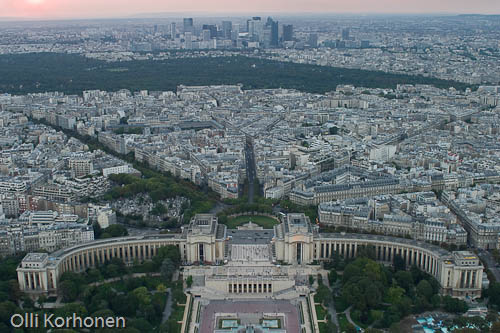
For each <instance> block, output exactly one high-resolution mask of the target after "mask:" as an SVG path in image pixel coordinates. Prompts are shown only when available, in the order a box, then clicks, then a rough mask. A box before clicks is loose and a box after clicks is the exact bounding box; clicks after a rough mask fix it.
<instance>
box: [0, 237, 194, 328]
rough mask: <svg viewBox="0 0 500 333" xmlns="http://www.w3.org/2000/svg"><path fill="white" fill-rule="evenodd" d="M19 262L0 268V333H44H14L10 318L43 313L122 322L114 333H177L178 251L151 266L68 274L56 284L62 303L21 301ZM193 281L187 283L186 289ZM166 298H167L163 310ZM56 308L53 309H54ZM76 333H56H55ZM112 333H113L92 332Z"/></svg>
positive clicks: (114, 263) (168, 251)
mask: <svg viewBox="0 0 500 333" xmlns="http://www.w3.org/2000/svg"><path fill="white" fill-rule="evenodd" d="M21 259H22V256H16V257H10V258H7V259H3V260H2V261H1V262H0V332H2V333H3V332H46V329H42V328H40V329H24V330H23V329H16V330H14V329H13V328H12V326H11V323H10V317H11V315H12V314H15V313H19V314H24V313H36V314H39V318H42V315H43V314H44V313H53V314H54V317H59V316H61V317H69V316H73V313H76V315H77V316H80V317H82V318H83V317H86V316H91V317H124V318H125V319H126V328H125V329H119V330H118V329H117V330H116V331H118V332H130V333H132V332H137V333H139V332H165V333H167V332H168V333H173V332H180V330H181V324H180V323H179V322H180V321H182V316H183V313H184V307H185V303H186V295H185V294H184V292H183V282H182V276H179V267H180V263H181V257H180V253H179V250H178V248H177V247H176V246H166V247H163V248H160V250H159V253H158V255H157V256H155V257H154V258H153V259H152V260H150V261H147V262H144V263H142V264H139V263H138V262H135V263H134V264H133V265H132V266H126V265H125V264H124V262H123V261H121V260H119V259H116V258H115V259H112V260H110V261H109V262H107V263H105V264H104V265H102V266H100V267H97V268H90V269H88V270H87V271H86V272H85V273H83V274H82V273H72V272H66V273H64V274H63V275H62V276H61V279H60V282H59V283H60V285H59V289H60V297H59V300H58V301H57V303H55V302H56V297H47V296H40V297H38V298H36V299H34V300H33V299H31V298H29V297H27V296H22V295H21V293H20V292H19V289H18V286H17V275H16V267H17V265H18V264H19V262H20V260H21ZM190 280H191V279H190V278H188V279H187V281H186V282H187V283H188V284H189V283H190V282H189V281H190ZM167 298H170V300H169V304H168V305H167V306H166V303H167ZM54 304H55V305H56V306H55V307H54ZM64 331H66V332H76V331H74V330H57V332H64ZM86 331H88V330H86ZM93 331H94V332H101V331H102V332H112V331H113V330H111V329H106V330H93Z"/></svg>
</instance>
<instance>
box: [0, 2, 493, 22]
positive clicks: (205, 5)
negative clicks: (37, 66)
mask: <svg viewBox="0 0 500 333" xmlns="http://www.w3.org/2000/svg"><path fill="white" fill-rule="evenodd" d="M156 12H172V13H174V12H196V13H200V12H206V13H238V12H241V13H243V12H252V13H258V12H262V13H265V12H287V13H301V12H319V13H325V12H331V13H484V14H498V13H500V0H474V1H471V0H245V1H241V0H240V1H238V0H0V17H31V18H76V17H119V16H130V15H134V14H142V13H156Z"/></svg>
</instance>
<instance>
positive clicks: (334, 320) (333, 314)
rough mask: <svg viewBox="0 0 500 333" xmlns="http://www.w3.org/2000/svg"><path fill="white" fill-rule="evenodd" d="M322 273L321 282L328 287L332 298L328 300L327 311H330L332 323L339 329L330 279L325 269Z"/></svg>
mask: <svg viewBox="0 0 500 333" xmlns="http://www.w3.org/2000/svg"><path fill="white" fill-rule="evenodd" d="M322 275H323V283H324V285H325V286H327V287H328V289H330V292H331V293H332V299H331V300H330V302H328V312H329V313H330V316H331V317H332V323H334V324H335V326H337V328H338V329H340V326H339V318H338V317H337V310H335V302H334V301H333V289H332V287H331V286H330V281H329V280H328V273H326V271H325V272H324V273H323V274H322Z"/></svg>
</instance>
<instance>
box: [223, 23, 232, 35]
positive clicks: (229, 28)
mask: <svg viewBox="0 0 500 333" xmlns="http://www.w3.org/2000/svg"><path fill="white" fill-rule="evenodd" d="M231 31H233V22H231V21H222V37H224V39H231Z"/></svg>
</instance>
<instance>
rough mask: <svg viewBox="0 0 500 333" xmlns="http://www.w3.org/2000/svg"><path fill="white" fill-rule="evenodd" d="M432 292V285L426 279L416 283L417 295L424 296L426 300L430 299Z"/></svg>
mask: <svg viewBox="0 0 500 333" xmlns="http://www.w3.org/2000/svg"><path fill="white" fill-rule="evenodd" d="M432 294H433V291H432V286H431V284H430V283H429V282H428V281H427V280H422V281H420V282H419V283H418V285H417V295H420V296H423V297H425V299H426V300H430V298H431V296H432Z"/></svg>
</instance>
